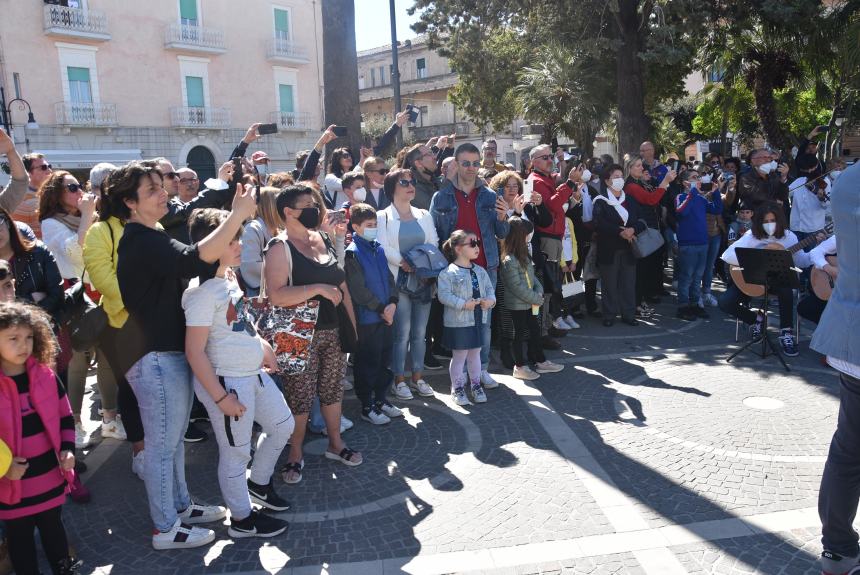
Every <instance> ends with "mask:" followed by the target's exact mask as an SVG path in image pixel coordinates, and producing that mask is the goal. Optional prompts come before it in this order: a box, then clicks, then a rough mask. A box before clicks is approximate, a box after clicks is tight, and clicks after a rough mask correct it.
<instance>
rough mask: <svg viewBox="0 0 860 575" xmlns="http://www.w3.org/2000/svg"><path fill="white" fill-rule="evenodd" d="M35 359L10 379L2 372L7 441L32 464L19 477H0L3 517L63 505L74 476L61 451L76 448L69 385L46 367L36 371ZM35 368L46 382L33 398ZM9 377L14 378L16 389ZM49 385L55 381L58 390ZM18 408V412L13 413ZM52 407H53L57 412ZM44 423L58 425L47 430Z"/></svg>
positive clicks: (27, 513) (2, 415)
mask: <svg viewBox="0 0 860 575" xmlns="http://www.w3.org/2000/svg"><path fill="white" fill-rule="evenodd" d="M32 359H33V358H31V359H30V360H29V361H28V370H27V372H25V373H22V374H21V375H16V376H12V377H11V378H9V377H7V376H5V375H0V379H2V380H3V381H2V383H3V386H2V387H3V389H2V400H3V401H2V406H3V413H0V417H2V418H3V419H4V420H6V421H7V422H10V423H11V424H12V425H8V424H7V425H4V426H3V427H4V429H3V432H4V433H3V435H4V437H3V440H4V441H6V442H7V443H8V444H9V445H10V447H12V451H13V453H14V455H15V457H23V458H25V459H27V463H28V468H27V471H26V472H25V473H24V476H23V477H22V478H21V479H20V480H18V481H11V480H9V479H5V478H4V479H0V488H2V489H0V496H2V497H0V520H5V519H16V518H19V517H26V516H28V515H34V514H36V513H40V512H42V511H45V510H47V509H52V508H54V507H57V506H59V505H62V504H63V502H64V501H65V498H66V492H67V482H68V481H69V479H70V478H71V477H72V473H71V472H63V470H62V469H61V468H60V465H59V453H60V452H61V451H72V452H74V449H75V422H74V419H73V417H72V411H71V407H70V406H69V400H68V398H67V397H66V390H65V388H64V387H63V384H62V383H61V382H60V380H59V379H58V378H56V376H53V373H52V372H50V370H47V369H46V368H44V366H37V367H41V368H43V369H38V370H33V369H32V367H31V366H30V361H32ZM46 372H47V373H46ZM37 373H38V376H39V377H40V379H41V380H42V383H41V386H42V387H41V389H39V391H38V392H37V394H36V397H34V396H33V394H31V380H30V378H31V375H36V374H37ZM47 375H50V376H53V378H52V380H48V379H47V377H46V376H47ZM10 382H12V383H14V389H13V388H12V385H9V384H10ZM47 386H55V387H56V389H49V388H47ZM15 407H17V409H18V413H17V414H16V413H14V411H15V409H14V408H15ZM48 410H53V413H50V411H48ZM16 415H17V416H18V417H17V418H16ZM16 419H17V421H15V420H16ZM50 422H53V423H50ZM16 423H17V424H19V425H20V427H18V425H15V424H16ZM46 425H53V426H56V427H55V429H54V430H51V432H49V430H48V429H46ZM57 428H58V429H57ZM10 432H11V433H10ZM19 433H20V435H18V434H19ZM6 435H18V437H17V438H15V437H5V436H6ZM3 484H5V485H3ZM14 484H17V485H14Z"/></svg>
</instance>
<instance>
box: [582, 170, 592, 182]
mask: <svg viewBox="0 0 860 575" xmlns="http://www.w3.org/2000/svg"><path fill="white" fill-rule="evenodd" d="M590 179H591V171H590V170H584V171H583V172H582V181H583V182H587V181H589V180H590Z"/></svg>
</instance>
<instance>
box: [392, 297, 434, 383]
mask: <svg viewBox="0 0 860 575" xmlns="http://www.w3.org/2000/svg"><path fill="white" fill-rule="evenodd" d="M429 317H430V302H429V301H428V302H427V303H420V302H417V301H414V300H412V299H410V298H409V296H408V295H407V294H405V293H403V292H400V300H399V301H398V302H397V310H396V311H395V312H394V347H393V348H392V352H391V372H392V373H393V374H394V376H395V377H398V376H403V375H404V374H405V373H406V372H407V369H406V352H407V350H408V351H409V357H410V359H411V371H412V372H413V373H420V372H422V371H424V349H425V344H424V333H425V332H426V331H427V319H428V318H429Z"/></svg>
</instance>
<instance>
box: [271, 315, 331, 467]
mask: <svg viewBox="0 0 860 575" xmlns="http://www.w3.org/2000/svg"><path fill="white" fill-rule="evenodd" d="M319 333H322V332H321V331H318V332H317V333H315V334H314V338H313V339H312V340H311V345H310V349H309V350H308V362H307V366H306V367H305V370H304V371H303V372H301V373H296V374H291V375H286V374H285V375H284V376H283V385H284V399H286V400H287V405H289V406H290V410H291V411H292V412H293V417H294V418H295V420H296V426H295V429H293V435H292V436H291V437H290V455H289V458H288V461H289V463H299V462H300V461H302V456H303V452H302V446H303V444H304V441H305V433H306V432H307V423H308V415H309V414H310V411H311V405H312V404H313V402H314V399H316V395H317V378H318V376H319V371H320V370H321V369H324V367H323V366H322V365H321V363H320V354H319V348H320V339H319V338H318V337H316V336H317V334H319ZM338 431H340V426H338Z"/></svg>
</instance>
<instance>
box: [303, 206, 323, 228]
mask: <svg viewBox="0 0 860 575" xmlns="http://www.w3.org/2000/svg"><path fill="white" fill-rule="evenodd" d="M298 220H299V223H300V224H302V225H303V226H304V227H306V228H307V229H309V230H313V229H315V228H318V227H319V225H320V209H319V208H318V207H316V206H312V207H310V208H302V213H301V215H300V216H299V217H298Z"/></svg>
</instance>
